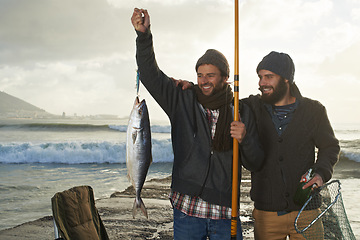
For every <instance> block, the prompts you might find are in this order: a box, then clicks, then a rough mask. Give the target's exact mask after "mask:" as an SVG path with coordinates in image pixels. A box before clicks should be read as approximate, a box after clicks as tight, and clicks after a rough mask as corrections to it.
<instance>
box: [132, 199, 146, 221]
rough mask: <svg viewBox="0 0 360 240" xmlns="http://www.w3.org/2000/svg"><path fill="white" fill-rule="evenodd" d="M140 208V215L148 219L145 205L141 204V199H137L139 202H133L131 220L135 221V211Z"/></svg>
mask: <svg viewBox="0 0 360 240" xmlns="http://www.w3.org/2000/svg"><path fill="white" fill-rule="evenodd" d="M138 208H140V209H141V211H142V213H143V214H144V216H145V217H146V218H147V219H149V217H148V214H147V210H146V207H145V204H144V202H143V200H142V199H141V197H139V200H136V198H135V200H134V205H133V209H132V215H133V218H134V219H135V215H136V210H137V209H138Z"/></svg>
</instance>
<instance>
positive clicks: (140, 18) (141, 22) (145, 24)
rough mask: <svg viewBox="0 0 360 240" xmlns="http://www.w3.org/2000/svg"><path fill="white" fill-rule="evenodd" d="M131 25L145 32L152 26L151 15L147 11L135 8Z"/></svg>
mask: <svg viewBox="0 0 360 240" xmlns="http://www.w3.org/2000/svg"><path fill="white" fill-rule="evenodd" d="M131 23H132V25H133V26H134V28H135V30H137V31H139V32H145V31H146V29H147V28H149V26H150V15H149V13H148V12H147V10H146V9H139V8H135V9H134V12H133V15H132V17H131Z"/></svg>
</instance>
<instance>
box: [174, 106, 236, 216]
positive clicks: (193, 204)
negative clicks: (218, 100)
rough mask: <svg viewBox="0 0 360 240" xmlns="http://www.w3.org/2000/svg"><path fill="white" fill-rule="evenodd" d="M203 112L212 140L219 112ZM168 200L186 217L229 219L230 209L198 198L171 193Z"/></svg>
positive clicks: (208, 110)
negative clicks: (205, 115) (205, 114)
mask: <svg viewBox="0 0 360 240" xmlns="http://www.w3.org/2000/svg"><path fill="white" fill-rule="evenodd" d="M205 110H206V113H207V118H208V121H209V126H210V130H211V137H212V138H214V136H215V129H216V123H217V120H218V117H219V110H210V109H205ZM169 198H170V200H171V203H172V206H173V207H174V208H176V209H179V210H180V211H181V212H183V213H185V214H186V215H188V216H192V217H198V218H210V219H231V208H228V207H224V206H219V205H216V204H211V203H208V202H206V201H204V200H203V199H201V198H199V197H191V196H189V195H185V194H182V193H179V192H171V193H170V196H169Z"/></svg>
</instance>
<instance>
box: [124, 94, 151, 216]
mask: <svg viewBox="0 0 360 240" xmlns="http://www.w3.org/2000/svg"><path fill="white" fill-rule="evenodd" d="M151 162H152V154H151V131H150V121H149V113H148V109H147V106H146V102H145V99H144V100H142V101H141V102H139V98H138V97H136V99H135V102H134V106H133V109H132V111H131V113H130V118H129V123H128V128H127V139H126V167H127V169H128V179H129V181H130V182H131V184H132V185H133V187H134V189H135V192H136V197H135V201H134V205H133V209H132V215H133V218H135V215H136V211H137V209H138V208H140V209H141V211H142V212H143V214H144V215H145V217H146V218H148V214H147V210H146V207H145V205H144V202H143V201H142V199H141V197H140V194H141V189H142V187H143V185H144V182H145V179H146V175H147V172H148V169H149V166H150V164H151Z"/></svg>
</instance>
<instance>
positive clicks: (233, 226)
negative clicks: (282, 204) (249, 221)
mask: <svg viewBox="0 0 360 240" xmlns="http://www.w3.org/2000/svg"><path fill="white" fill-rule="evenodd" d="M234 57H235V59H234V121H239V1H238V0H235V56H234ZM238 176H239V143H238V141H237V139H236V138H234V139H233V176H232V198H231V239H232V240H233V239H234V240H235V239H236V235H237V219H238V200H239V198H238V194H239V193H238V189H239V183H238Z"/></svg>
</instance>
